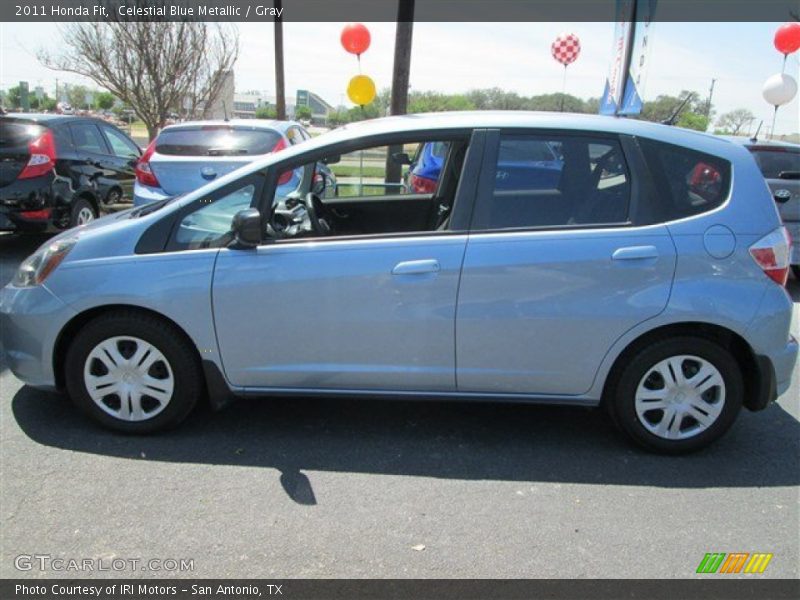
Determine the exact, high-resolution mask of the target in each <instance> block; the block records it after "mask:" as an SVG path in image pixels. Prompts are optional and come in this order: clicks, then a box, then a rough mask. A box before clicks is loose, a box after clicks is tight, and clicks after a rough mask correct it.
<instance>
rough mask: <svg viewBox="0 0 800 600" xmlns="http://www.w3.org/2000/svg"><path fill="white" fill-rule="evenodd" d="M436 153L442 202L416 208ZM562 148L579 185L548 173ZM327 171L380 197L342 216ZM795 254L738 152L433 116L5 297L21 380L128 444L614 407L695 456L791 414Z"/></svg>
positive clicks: (260, 166) (20, 281)
mask: <svg viewBox="0 0 800 600" xmlns="http://www.w3.org/2000/svg"><path fill="white" fill-rule="evenodd" d="M429 143H436V144H437V145H438V146H437V147H439V148H440V149H441V154H442V156H443V165H442V168H441V172H440V176H439V177H438V179H437V182H436V185H435V186H432V187H431V189H429V190H427V191H426V192H425V193H418V192H417V191H416V190H413V189H410V188H408V187H405V186H402V185H397V184H398V183H400V182H401V181H402V180H403V179H404V178H405V177H406V175H407V174H405V173H403V169H407V168H408V166H406V165H404V164H403V163H404V162H408V161H407V160H404V157H405V156H408V155H410V153H413V152H414V151H415V149H419V148H420V147H422V145H424V144H429ZM543 143H544V144H546V146H547V147H548V148H551V149H552V151H553V153H554V154H555V155H557V156H558V160H559V165H560V166H559V169H558V171H557V173H556V175H557V176H555V177H554V176H553V172H550V171H546V170H543V169H538V170H537V169H532V168H528V167H526V161H529V162H534V163H535V161H536V160H538V158H537V156H538V152H539V150H540V148H541V147H542V144H543ZM526 148H528V149H529V150H530V157H529V158H528V159H526ZM394 160H397V161H398V163H399V164H392V161H394ZM320 162H321V163H323V164H326V165H335V164H336V163H341V164H342V165H346V166H347V168H348V169H349V170H350V171H352V170H353V169H355V168H359V169H363V172H361V173H360V174H359V177H349V178H348V180H347V181H345V180H344V179H343V178H340V181H339V185H338V186H337V192H338V194H337V195H336V196H335V197H324V198H323V197H322V196H323V194H322V193H320V191H319V190H318V189H316V188H315V181H316V179H317V178H315V174H316V170H317V168H318V167H317V165H318V163H320ZM387 164H388V165H389V167H390V168H387V167H386V166H387ZM509 165H513V166H514V168H513V169H511V168H509ZM297 169H301V171H302V176H301V177H299V179H300V181H299V182H298V184H297V188H296V189H294V190H292V191H290V192H288V193H287V192H286V190H285V189H283V188H282V187H281V186H279V185H278V182H279V181H280V180H281V175H282V174H284V173H286V172H287V171H290V170H297ZM519 170H521V171H522V172H524V173H525V177H517V173H516V172H517V171H519ZM536 172H541V173H542V177H546V178H547V181H537V180H535V179H536V177H535V176H534V174H535V173H536ZM789 250H790V240H789V238H788V236H787V234H786V232H785V230H784V229H783V227H782V226H781V223H780V219H779V217H778V213H777V210H776V208H775V204H774V202H773V201H772V198H771V195H770V192H769V190H768V189H767V185H766V184H765V182H764V178H763V177H762V175H761V173H760V171H759V169H758V167H757V166H756V164H755V162H754V160H753V158H752V156H751V155H750V153H749V152H748V151H747V150H746V149H744V148H742V147H741V146H739V145H736V144H733V143H730V142H728V141H725V140H721V139H718V138H715V137H712V136H707V135H703V134H699V133H696V132H690V131H686V130H681V129H677V128H671V127H667V126H661V125H654V124H649V123H643V122H637V121H633V120H627V119H613V118H607V117H589V116H578V115H565V114H558V115H555V114H534V113H518V112H514V113H491V112H480V113H451V114H437V115H411V116H407V117H398V118H388V119H382V120H376V121H373V122H369V123H363V124H358V125H353V126H348V127H345V128H342V129H340V130H337V131H334V132H331V133H329V134H325V135H323V136H320V137H319V138H317V139H315V140H311V141H308V142H306V143H305V144H302V145H300V146H296V147H292V148H288V149H286V150H285V151H283V152H281V153H278V154H275V155H272V156H269V157H266V158H264V159H262V160H259V161H256V162H254V163H252V164H251V165H249V166H247V167H244V168H242V169H240V170H238V171H236V172H234V173H232V174H230V175H227V176H225V177H222V178H220V179H219V180H218V181H215V182H214V183H212V184H209V185H207V186H205V187H202V188H200V189H198V190H196V191H194V192H191V193H189V194H187V195H185V196H181V197H177V198H174V199H171V200H165V201H161V202H156V203H153V204H150V205H147V206H143V207H140V208H137V209H133V210H131V211H128V212H126V213H121V214H117V215H113V216H110V217H107V218H105V219H101V220H99V221H97V222H95V223H92V224H90V225H88V226H85V227H82V228H79V229H78V230H76V231H70V232H66V233H65V234H62V235H60V236H58V237H56V238H53V239H51V240H50V241H49V242H47V243H46V244H44V245H43V246H42V247H41V248H40V249H39V250H38V251H37V252H36V253H35V254H34V255H32V256H31V257H30V258H28V259H27V260H25V261H24V262H23V263H22V265H21V266H20V268H19V272H18V273H17V275H16V277H15V278H14V280H13V281H12V282H11V283H10V284H9V285H8V286H7V287H6V288H5V289H3V290H2V293H0V325H2V332H3V344H4V346H5V351H6V352H7V354H8V359H9V364H10V366H11V369H12V370H13V372H14V373H15V374H16V375H17V377H19V378H20V379H22V380H23V381H25V382H26V383H28V384H30V385H33V386H37V387H43V388H65V389H66V390H67V392H68V393H69V395H70V396H71V397H72V399H73V400H74V401H75V403H76V404H77V405H78V407H80V408H81V409H82V410H83V411H85V412H86V413H87V414H88V415H89V416H91V417H93V418H94V419H96V420H97V421H99V422H100V423H102V424H104V425H106V426H109V427H112V428H115V429H118V430H121V431H127V432H151V431H155V430H158V429H162V428H166V427H169V426H173V425H175V424H177V423H178V422H180V421H181V420H182V419H183V418H184V417H186V415H187V414H188V413H189V412H190V411H191V410H192V408H193V407H194V406H195V405H196V403H197V402H198V401H200V400H201V399H202V398H208V399H209V400H210V401H211V403H212V404H213V405H216V406H220V405H222V404H224V403H225V402H227V401H228V400H229V399H230V398H232V397H236V396H250V395H276V394H280V395H292V394H294V395H310V394H319V395H326V396H343V395H346V396H355V395H362V396H369V397H400V398H407V397H425V398H457V399H460V400H463V401H471V400H486V399H494V400H498V401H513V402H532V403H536V402H558V403H562V404H567V405H575V406H595V405H601V404H602V405H604V406H605V407H606V409H607V410H608V411H609V412H610V413H611V415H612V416H613V419H614V421H615V422H616V423H617V424H618V425H619V427H620V428H621V429H622V430H623V431H624V432H625V433H627V434H628V435H629V436H630V437H631V438H632V439H633V440H635V441H636V442H638V443H639V444H641V445H643V446H645V447H647V448H649V449H652V450H656V451H662V452H668V453H679V452H686V451H690V450H695V449H697V448H700V447H703V446H705V445H707V444H708V443H710V442H711V441H713V440H714V439H716V438H718V437H719V436H721V435H722V434H723V433H724V432H725V431H726V430H727V429H728V428H729V427H730V426H731V424H732V423H733V422H734V420H735V419H736V417H737V415H738V414H739V412H740V409H741V408H742V406H744V407H747V408H748V409H750V410H759V409H763V408H764V407H765V406H767V405H768V404H769V403H770V402H771V401H773V400H775V398H776V397H777V396H778V395H779V394H781V393H783V392H784V391H786V390H787V389H788V387H789V385H790V378H791V373H792V369H793V365H794V363H795V360H796V356H797V351H798V345H797V341H796V340H794V339H793V338H792V337H791V336H790V334H789V327H790V319H791V312H792V303H791V301H790V299H789V297H788V295H787V293H786V291H785V289H784V283H785V281H786V278H787V273H788V269H789Z"/></svg>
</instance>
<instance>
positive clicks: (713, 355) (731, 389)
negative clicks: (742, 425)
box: [604, 336, 744, 454]
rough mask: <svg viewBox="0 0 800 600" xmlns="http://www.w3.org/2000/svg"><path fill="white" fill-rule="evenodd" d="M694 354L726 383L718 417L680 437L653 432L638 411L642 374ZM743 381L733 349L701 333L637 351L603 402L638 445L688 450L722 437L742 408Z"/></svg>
mask: <svg viewBox="0 0 800 600" xmlns="http://www.w3.org/2000/svg"><path fill="white" fill-rule="evenodd" d="M679 355H692V356H697V357H699V358H702V359H704V360H706V361H708V362H709V363H711V364H712V365H713V366H714V367H716V369H717V370H718V371H719V373H720V375H721V376H722V380H723V382H724V384H725V402H724V404H723V407H722V410H721V412H720V414H719V415H718V416H717V419H716V420H715V421H714V422H713V423H712V424H711V425H710V426H709V427H708V428H707V429H705V430H704V431H701V432H699V433H697V434H696V435H694V436H693V437H689V438H686V439H681V440H668V439H664V438H662V437H660V436H658V435H656V434H655V433H652V432H650V431H649V430H648V429H647V428H646V427H645V426H644V425H643V424H642V423H641V422H640V421H639V417H638V416H637V414H636V405H635V396H636V390H637V388H638V386H639V383H640V382H641V380H642V378H643V377H644V376H645V375H646V374H647V373H648V371H649V370H650V369H652V367H653V366H655V365H656V364H658V363H659V362H660V361H662V360H664V359H667V358H670V357H673V356H679ZM743 398H744V382H743V380H742V375H741V368H740V366H739V364H738V362H737V361H736V359H735V358H734V357H733V355H731V353H730V352H729V351H728V350H726V349H725V348H723V347H722V346H720V345H719V344H717V343H715V342H713V341H711V340H708V339H704V338H698V337H688V336H687V337H675V338H667V339H662V340H659V341H656V342H654V343H652V344H651V345H649V346H647V347H645V348H642V349H641V350H639V351H638V352H636V353H635V354H634V355H633V356H632V357H631V358H630V360H629V361H628V363H627V364H626V365H625V366H624V367H623V368H622V369H621V370H618V371H617V376H616V381H612V382H610V385H609V387H608V389H607V391H606V398H605V399H604V403H605V406H606V409H607V410H608V412H609V414H610V416H611V418H612V420H613V421H614V423H615V424H616V425H617V427H619V429H620V430H622V431H623V432H624V433H625V434H627V435H628V437H630V439H632V440H633V441H634V442H635V443H637V444H638V445H639V446H641V447H643V448H645V449H646V450H650V451H653V452H658V453H661V454H685V453H689V452H695V451H697V450H700V449H701V448H704V447H706V446H708V445H709V444H711V443H712V442H714V441H715V440H717V439H718V438H720V437H721V436H722V435H723V434H724V433H725V432H726V431H728V429H730V427H731V425H733V422H734V421H735V420H736V417H737V415H738V414H739V411H740V410H741V408H742V401H743Z"/></svg>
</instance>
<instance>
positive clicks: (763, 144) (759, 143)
mask: <svg viewBox="0 0 800 600" xmlns="http://www.w3.org/2000/svg"><path fill="white" fill-rule="evenodd" d="M719 137H721V138H722V139H725V140H728V141H731V142H733V143H735V144H741V145H742V146H744V147H746V148H755V147H758V148H761V149H768V148H770V147H773V148H795V149H800V144H793V143H792V142H784V141H783V140H767V139H763V140H762V139H753V138H749V137H744V136H741V135H721V136H719Z"/></svg>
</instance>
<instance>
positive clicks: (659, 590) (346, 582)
mask: <svg viewBox="0 0 800 600" xmlns="http://www.w3.org/2000/svg"><path fill="white" fill-rule="evenodd" d="M123 585H129V586H132V587H131V588H130V589H132V590H133V593H121V590H122V589H123V588H122V586H123ZM17 586H27V588H28V593H21V592H20V591H19V589H18V588H17ZM84 586H86V587H89V588H100V589H101V592H100V594H99V595H89V593H86V592H83V593H74V594H70V593H62V592H68V590H69V589H70V588H81V587H84ZM193 586H198V587H199V588H203V589H205V588H210V589H211V593H194V594H193V593H192V592H193V590H196V589H198V587H195V588H193ZM220 586H223V587H227V588H228V589H229V590H230V589H231V588H237V587H238V588H240V593H238V594H230V593H229V594H222V593H218V589H219V587H220ZM34 588H38V589H41V590H44V593H35V592H34V593H30V590H32V589H34ZM112 589H113V590H116V592H111V591H110V590H112ZM54 590H55V593H54ZM156 590H161V591H160V592H159V591H156ZM798 597H800V580H797V579H760V578H725V577H724V576H715V575H709V576H704V577H703V578H701V579H677V580H670V579H516V580H507V579H505V580H504V579H383V580H376V579H275V580H266V579H237V580H224V579H159V580H155V579H148V580H135V579H116V580H115V579H83V580H81V579H59V580H56V579H45V580H42V579H40V580H21V579H13V580H11V579H5V580H2V581H0V598H3V599H4V600H12V599H14V600H16V599H21V598H25V599H27V600H85V599H86V598H96V599H98V600H139V599H143V598H147V599H148V600H162V599H170V600H183V599H188V598H193V599H195V600H210V599H221V598H237V599H241V600H250V599H255V598H261V599H262V600H263V599H264V598H287V599H300V598H302V599H323V598H324V599H326V600H327V599H335V598H341V599H348V600H361V599H363V600H367V599H369V600H378V599H386V600H408V599H411V598H413V599H415V600H417V599H426V598H436V599H444V600H448V599H453V600H473V599H474V600H478V599H481V600H483V599H485V598H492V599H493V600H518V599H519V600H522V599H525V600H528V599H538V598H542V599H544V598H547V599H551V600H561V599H569V600H583V599H586V600H612V599H613V600H617V599H619V598H626V599H630V600H638V599H642V600H644V599H648V600H676V599H681V600H716V599H720V600H723V599H724V600H750V599H752V598H758V599H759V600H784V599H787V600H789V599H792V600H794V599H795V598H798Z"/></svg>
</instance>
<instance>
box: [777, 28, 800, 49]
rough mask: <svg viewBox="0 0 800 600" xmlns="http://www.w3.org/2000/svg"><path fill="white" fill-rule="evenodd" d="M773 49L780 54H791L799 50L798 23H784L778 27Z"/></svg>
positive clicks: (799, 33) (799, 29) (799, 30)
mask: <svg viewBox="0 0 800 600" xmlns="http://www.w3.org/2000/svg"><path fill="white" fill-rule="evenodd" d="M775 48H776V49H777V50H778V52H780V53H781V54H791V53H792V52H795V51H796V50H797V49H798V48H800V23H784V24H783V25H781V26H780V27H778V31H776V32H775Z"/></svg>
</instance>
